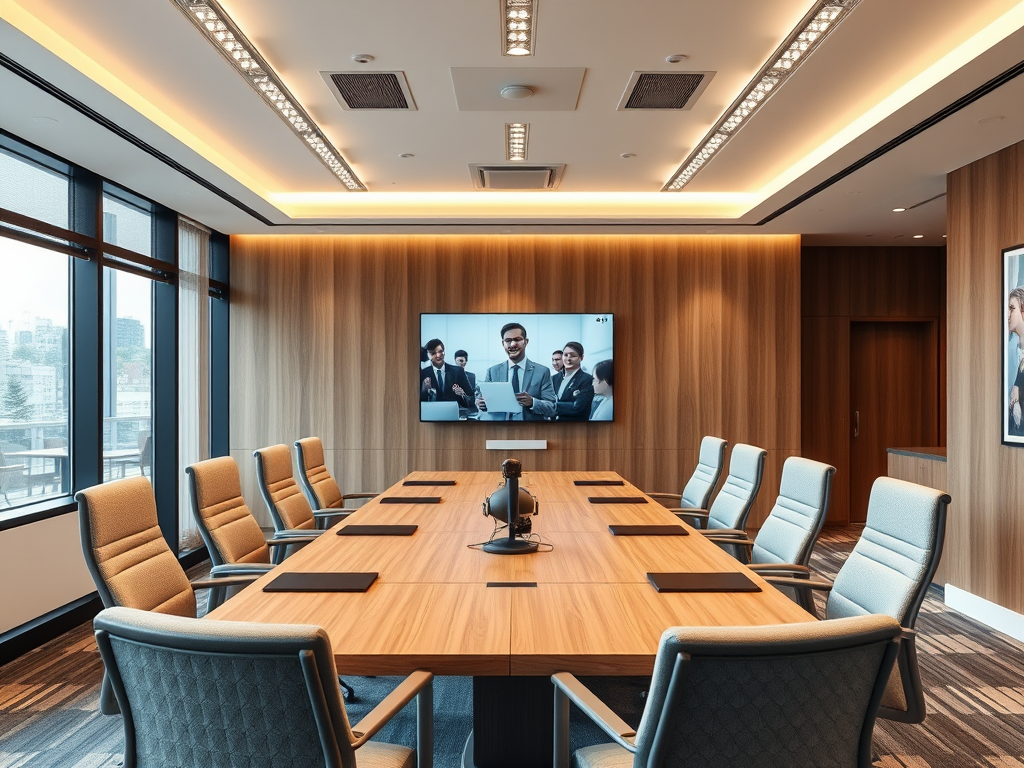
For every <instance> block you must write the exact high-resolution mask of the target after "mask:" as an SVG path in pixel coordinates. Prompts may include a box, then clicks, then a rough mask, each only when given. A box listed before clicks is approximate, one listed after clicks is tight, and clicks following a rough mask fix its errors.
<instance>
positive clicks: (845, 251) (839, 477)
mask: <svg viewBox="0 0 1024 768" xmlns="http://www.w3.org/2000/svg"><path fill="white" fill-rule="evenodd" d="M945 250H946V249H945V248H929V247H919V248H898V247H896V248H892V247H884V248H883V247H870V248H861V247H811V246H808V247H804V248H803V249H802V258H801V275H800V278H801V287H800V300H801V315H802V316H801V346H802V353H801V360H802V364H801V365H802V368H801V375H800V388H801V392H802V398H803V399H802V403H801V446H802V448H803V455H804V456H806V457H807V458H809V459H815V460H817V461H823V462H826V463H828V464H831V465H832V466H834V467H835V468H836V476H835V484H834V486H833V489H832V502H831V504H830V505H829V513H828V518H827V523H828V524H829V525H847V524H848V523H849V522H850V434H851V429H852V427H851V424H850V411H851V406H850V323H851V322H855V321H858V320H899V319H914V320H919V319H922V318H929V319H933V320H935V321H936V322H937V323H938V327H939V361H940V362H939V408H938V418H939V442H940V444H941V445H944V444H945V439H946V418H945V413H946V391H945V390H946V385H945V380H946V373H945V364H946V363H945V358H946V355H945V345H946V314H945V313H946V302H945V294H946V256H945ZM892 447H894V448H898V447H906V446H892Z"/></svg>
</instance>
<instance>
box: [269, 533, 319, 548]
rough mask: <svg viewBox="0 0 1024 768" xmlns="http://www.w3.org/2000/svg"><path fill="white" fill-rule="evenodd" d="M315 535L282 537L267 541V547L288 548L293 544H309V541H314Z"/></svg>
mask: <svg viewBox="0 0 1024 768" xmlns="http://www.w3.org/2000/svg"><path fill="white" fill-rule="evenodd" d="M316 539H317V535H316V534H309V535H306V536H284V537H283V538H277V537H275V538H273V539H267V546H268V547H282V546H284V547H290V546H292V545H294V544H309V542H311V541H316Z"/></svg>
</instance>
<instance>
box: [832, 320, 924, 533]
mask: <svg viewBox="0 0 1024 768" xmlns="http://www.w3.org/2000/svg"><path fill="white" fill-rule="evenodd" d="M938 346H939V345H938V330H937V328H936V324H935V323H934V322H852V323H850V427H851V428H850V522H864V519H865V517H866V515H867V508H868V496H869V495H870V493H871V484H872V483H873V482H874V481H875V478H877V477H879V476H881V475H885V474H887V471H888V468H887V456H886V449H887V448H915V447H925V446H934V445H938V441H939V412H938V411H939V359H938V358H939V356H938Z"/></svg>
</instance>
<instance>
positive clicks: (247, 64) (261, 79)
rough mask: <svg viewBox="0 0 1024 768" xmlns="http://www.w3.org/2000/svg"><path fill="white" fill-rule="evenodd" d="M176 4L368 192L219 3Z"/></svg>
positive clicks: (336, 169)
mask: <svg viewBox="0 0 1024 768" xmlns="http://www.w3.org/2000/svg"><path fill="white" fill-rule="evenodd" d="M174 4H175V5H177V6H178V9H179V10H181V12H182V13H184V14H185V15H186V16H187V17H188V18H189V19H190V20H191V21H192V23H193V24H195V26H196V28H197V29H198V30H199V31H200V32H202V33H203V36H204V37H205V38H206V39H207V40H208V41H209V42H210V43H211V44H212V45H213V46H214V47H215V48H216V49H217V50H218V51H220V53H221V55H222V56H224V58H225V59H227V60H228V62H229V63H230V64H231V66H232V67H234V69H235V71H236V72H238V74H240V75H241V76H242V77H243V78H244V79H245V81H246V82H247V83H249V85H251V86H252V87H253V89H254V90H255V91H256V93H258V94H259V95H260V96H261V97H262V98H263V100H264V101H265V102H266V103H267V104H269V105H270V106H271V107H273V109H274V111H275V112H276V113H277V115H278V116H279V117H280V118H281V119H282V120H284V121H285V122H286V123H287V124H288V127H289V128H291V129H292V131H293V132H294V133H295V135H296V136H298V137H299V138H300V139H302V141H303V143H304V144H305V145H306V146H307V147H308V148H309V150H310V152H312V153H313V154H315V155H316V156H317V157H318V158H319V159H320V162H322V163H323V164H324V165H325V166H327V168H328V169H329V170H330V171H331V173H333V174H334V175H335V176H337V177H338V179H339V180H340V181H341V183H342V184H344V185H345V186H346V187H347V188H348V189H350V190H352V191H353V192H365V191H366V187H365V186H364V185H363V183H362V182H361V181H360V180H359V179H358V178H357V177H356V175H355V173H354V172H353V171H352V169H351V168H350V167H349V165H348V163H347V162H345V158H344V157H342V155H341V152H339V151H338V150H337V148H335V147H334V145H333V144H331V142H330V141H328V139H327V137H326V136H325V135H324V133H323V131H321V130H320V128H319V126H317V124H316V123H314V122H313V118H311V117H310V116H309V113H308V112H306V110H305V109H303V108H302V105H301V104H299V102H298V100H297V99H296V98H295V97H294V96H292V94H291V92H290V91H289V90H288V88H287V87H285V84H284V83H283V82H282V80H281V78H279V77H278V76H277V73H276V72H274V70H273V69H271V67H270V65H269V64H267V62H266V60H265V59H264V58H263V57H262V56H260V54H259V51H257V50H256V47H255V46H254V45H253V44H252V43H250V42H249V40H248V38H246V36H245V35H244V34H242V30H240V29H239V28H238V25H237V24H235V23H234V22H233V21H232V20H231V17H230V16H228V15H227V14H226V13H225V12H224V9H223V8H221V7H220V5H219V4H218V3H217V2H216V0H174Z"/></svg>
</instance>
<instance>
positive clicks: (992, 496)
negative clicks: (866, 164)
mask: <svg viewBox="0 0 1024 768" xmlns="http://www.w3.org/2000/svg"><path fill="white" fill-rule="evenodd" d="M946 189H947V193H948V195H949V199H948V203H947V231H948V234H949V239H948V247H949V293H948V302H949V445H948V460H947V471H948V474H949V493H950V496H951V497H952V499H953V502H952V505H951V506H950V514H949V525H948V528H947V534H946V550H945V555H944V558H943V559H944V562H945V572H946V573H947V581H948V582H949V583H951V584H954V585H955V586H957V587H960V588H961V589H965V590H967V591H968V592H971V593H973V594H975V595H979V596H980V597H983V598H985V599H986V600H991V601H993V602H995V603H998V604H999V605H1002V606H1004V607H1006V608H1009V609H1010V610H1013V611H1017V612H1024V566H1022V565H1021V563H1022V560H1021V552H1024V449H1021V448H1011V447H1008V446H1004V445H1002V444H1001V426H1000V418H1001V414H1002V404H1001V388H1000V376H1001V365H1002V357H1001V354H1002V352H1001V349H1002V344H1003V343H1004V342H1005V339H1006V297H1005V296H1004V295H1003V290H1002V260H1001V256H1000V251H1001V250H1002V249H1003V248H1008V247H1011V246H1014V245H1019V244H1021V243H1024V143H1020V144H1016V145H1014V146H1012V147H1008V148H1007V149H1004V150H1002V151H1001V152H997V153H996V154H993V155H990V156H988V157H986V158H983V159H981V160H979V161H977V162H975V163H972V164H971V165H968V166H965V167H963V168H960V169H959V170H956V171H953V172H952V173H951V174H949V176H948V177H947V184H946Z"/></svg>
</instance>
